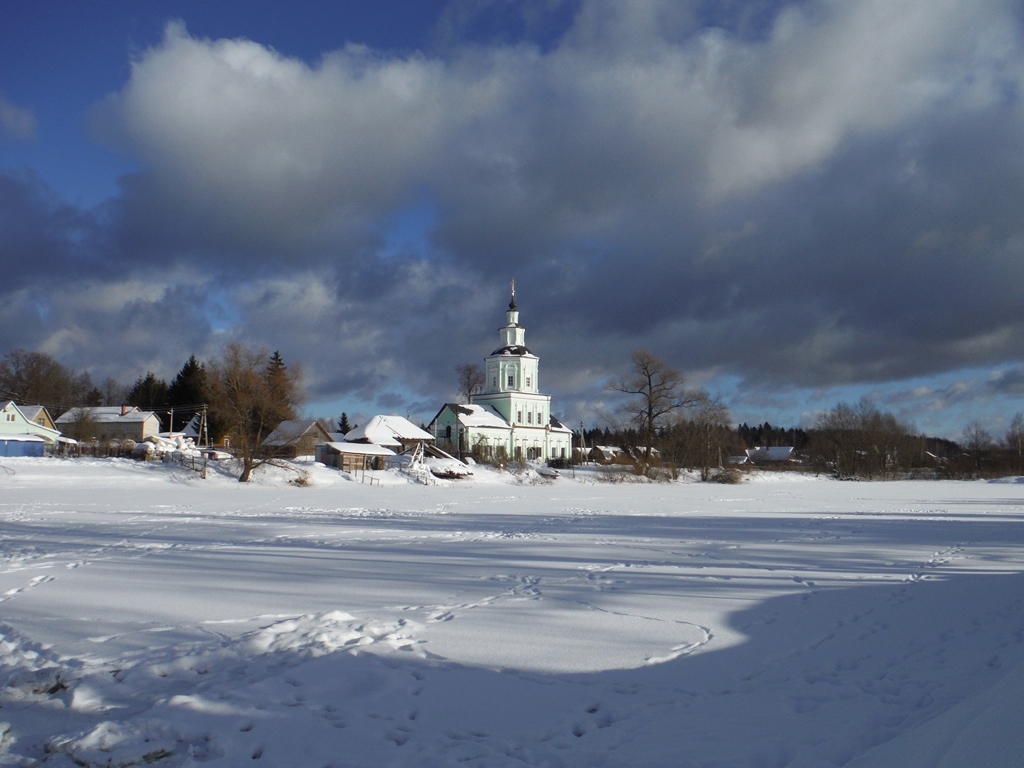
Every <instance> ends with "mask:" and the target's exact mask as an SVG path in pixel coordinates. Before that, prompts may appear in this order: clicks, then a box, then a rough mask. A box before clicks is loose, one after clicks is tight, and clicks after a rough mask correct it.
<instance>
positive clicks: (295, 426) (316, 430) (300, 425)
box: [263, 419, 331, 446]
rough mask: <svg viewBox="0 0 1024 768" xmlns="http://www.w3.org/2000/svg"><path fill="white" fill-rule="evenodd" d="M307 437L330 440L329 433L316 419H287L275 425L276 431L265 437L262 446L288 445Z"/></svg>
mask: <svg viewBox="0 0 1024 768" xmlns="http://www.w3.org/2000/svg"><path fill="white" fill-rule="evenodd" d="M307 435H312V436H313V437H315V438H316V439H317V440H330V439H331V433H330V432H328V431H327V430H326V429H325V428H324V425H323V424H321V423H320V422H319V421H317V420H316V419H288V420H286V421H282V422H281V423H280V424H278V425H277V429H275V430H274V431H273V432H271V433H270V434H269V435H267V439H266V440H264V441H263V444H264V445H277V446H283V445H290V444H291V443H294V442H295V441H296V440H299V439H301V438H303V437H305V436H307Z"/></svg>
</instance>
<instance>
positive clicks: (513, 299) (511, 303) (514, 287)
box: [508, 278, 516, 309]
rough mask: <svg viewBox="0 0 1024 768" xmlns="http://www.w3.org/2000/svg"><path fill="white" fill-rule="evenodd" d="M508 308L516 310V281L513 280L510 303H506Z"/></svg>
mask: <svg viewBox="0 0 1024 768" xmlns="http://www.w3.org/2000/svg"><path fill="white" fill-rule="evenodd" d="M508 308H509V309H515V308H516V281H515V278H513V279H512V301H510V302H509V303H508Z"/></svg>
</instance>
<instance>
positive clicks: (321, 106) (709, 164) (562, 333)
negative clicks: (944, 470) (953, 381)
mask: <svg viewBox="0 0 1024 768" xmlns="http://www.w3.org/2000/svg"><path fill="white" fill-rule="evenodd" d="M511 8H512V7H511V6H508V5H502V4H500V3H499V4H487V3H484V4H475V3H454V4H452V6H450V9H449V12H448V13H447V14H446V15H445V16H444V17H443V19H442V23H441V24H440V25H439V28H438V40H439V41H440V42H439V46H438V49H437V51H436V52H434V53H432V54H429V55H428V54H424V53H413V54H396V53H380V52H375V51H372V50H369V49H366V48H364V47H359V46H353V45H350V46H348V47H346V48H344V49H341V50H338V51H333V52H328V53H326V54H325V56H324V57H323V59H322V61H320V62H318V63H316V64H312V65H311V64H308V63H305V62H302V61H298V60H294V59H289V58H287V57H284V56H282V55H280V54H278V53H276V52H275V51H274V50H272V49H271V48H269V47H267V46H265V45H262V44H260V41H245V40H205V39H197V38H194V37H192V36H190V35H189V34H188V33H187V31H186V30H185V28H184V26H182V25H172V26H170V27H169V28H168V31H167V35H166V37H165V39H164V41H163V42H162V43H161V44H160V45H159V46H157V47H155V48H153V49H151V50H148V51H144V52H142V54H141V55H140V56H139V57H138V58H137V59H136V60H135V61H134V62H133V64H132V71H131V77H130V79H129V81H128V82H127V83H125V85H124V87H123V88H121V89H120V90H119V91H118V92H117V93H115V94H112V95H111V96H110V97H109V98H108V99H107V100H106V101H105V102H104V103H103V104H101V105H99V106H98V107H97V109H96V113H95V116H94V123H95V127H96V130H97V131H98V132H99V133H100V134H101V135H103V136H104V137H105V140H106V141H108V142H109V143H112V144H113V145H115V146H117V147H118V148H120V149H122V150H123V151H126V152H129V153H131V155H132V156H133V157H135V158H137V160H138V162H139V166H140V170H139V171H138V172H137V173H134V174H132V175H130V176H126V177H124V178H123V179H122V180H121V194H120V195H119V196H118V197H117V198H115V199H113V200H111V201H110V202H109V203H108V204H107V205H106V206H104V207H102V208H100V209H97V210H94V211H88V212H85V211H80V210H76V209H75V208H73V207H71V206H68V205H66V204H64V203H61V202H60V201H59V200H57V199H56V198H55V197H54V196H53V195H52V193H48V191H47V190H46V189H45V186H44V185H42V184H41V183H40V182H38V180H29V179H25V178H14V177H9V176H8V177H0V201H2V202H3V206H2V207H0V245H3V247H4V248H5V249H6V252H8V253H11V254H13V255H12V256H11V257H10V258H11V264H12V265H13V266H14V267H15V273H16V278H15V282H13V283H9V284H8V285H7V286H6V287H4V288H2V289H0V292H3V297H2V298H3V299H4V300H5V301H4V304H3V306H4V307H5V309H4V310H2V311H3V312H4V317H5V319H7V322H5V323H4V324H3V326H2V327H3V330H0V343H2V345H3V348H4V349H9V348H14V347H17V346H31V347H40V348H43V349H46V350H52V351H53V352H54V353H59V354H61V355H63V356H64V357H65V361H66V362H68V363H69V364H75V365H80V366H81V365H85V364H86V361H95V360H97V359H104V360H107V361H109V362H108V363H107V366H108V367H109V369H110V370H113V371H125V370H129V369H130V368H131V367H132V366H134V367H135V368H136V369H141V368H153V369H155V370H158V372H159V373H162V374H163V375H167V376H169V375H173V373H174V371H176V370H177V368H178V367H180V365H181V363H182V362H183V361H184V359H185V358H186V357H187V356H188V355H189V354H191V353H193V352H195V353H196V354H199V355H200V356H202V355H208V354H213V353H215V351H216V350H217V348H218V347H219V345H221V344H222V343H223V342H224V341H226V340H229V339H241V340H243V341H249V342H253V343H259V344H263V345H266V346H268V347H270V348H276V349H280V350H281V351H282V354H284V355H285V357H286V359H290V360H297V361H298V360H301V361H302V362H303V364H304V367H305V369H306V373H307V379H308V384H309V388H310V396H311V398H312V399H314V400H318V401H328V400H332V399H335V398H340V397H343V396H352V397H358V398H360V399H361V400H363V401H372V400H373V399H374V398H375V397H377V398H379V402H380V404H381V407H388V408H392V407H395V408H397V406H395V403H397V402H398V399H401V398H403V397H404V398H406V400H408V401H411V402H416V403H426V402H430V400H431V398H438V399H445V398H448V397H451V396H452V395H453V394H454V392H453V390H454V388H455V387H454V374H453V372H452V369H453V367H454V365H455V364H457V363H461V362H467V361H473V360H477V359H480V358H482V357H483V356H484V355H485V354H487V352H489V351H490V349H491V348H492V346H493V343H494V340H495V338H496V336H495V331H496V329H497V327H498V326H499V325H500V324H501V322H502V321H503V315H502V311H503V308H504V304H505V302H506V301H507V295H506V291H507V288H506V286H507V281H508V280H509V279H511V278H512V277H515V278H517V280H518V281H519V285H520V286H521V292H520V295H521V296H522V301H521V302H520V304H521V308H522V309H523V310H524V316H523V321H524V323H525V324H526V325H527V327H528V328H529V333H530V344H531V347H532V348H534V349H535V351H537V352H538V353H540V354H541V355H542V359H543V360H544V365H543V371H544V373H543V377H544V378H543V381H544V383H545V386H547V387H548V388H549V389H551V390H552V391H554V392H556V393H557V394H559V395H561V396H562V397H563V398H572V399H573V400H574V401H575V403H576V408H575V409H572V408H567V410H575V411H576V412H584V411H594V410H597V409H599V408H602V407H604V406H605V405H607V403H606V402H605V401H606V395H605V394H603V393H602V390H601V387H600V383H601V381H602V380H603V379H604V378H605V377H607V376H609V375H611V374H614V373H616V372H618V371H619V370H620V369H621V366H622V365H623V362H624V361H625V360H626V359H627V358H628V354H629V351H630V350H631V349H634V348H636V347H640V346H646V347H649V348H651V349H653V350H655V351H656V352H657V353H658V354H660V355H661V356H663V357H665V358H666V359H668V360H669V361H670V362H672V363H673V364H675V365H677V366H679V367H680V368H683V369H686V370H688V371H691V372H692V373H693V375H694V376H695V377H696V379H697V380H700V381H706V380H710V379H711V378H712V377H714V376H715V375H725V374H729V375H731V376H733V377H738V379H739V381H740V385H739V386H740V387H741V388H742V387H743V386H744V385H743V382H749V383H750V388H749V389H753V388H756V387H759V386H762V385H763V384H764V383H765V382H770V383H772V385H773V386H775V387H783V388H784V387H817V388H827V387H836V386H842V385H849V384H864V385H867V384H878V383H885V382H893V381H899V380H903V379H909V378H913V377H921V376H925V375H934V374H942V373H945V372H949V371H954V370H956V369H958V368H966V367H983V366H997V365H1005V364H1007V363H1008V362H1012V361H1016V360H1020V359H1022V358H1024V319H1022V318H1024V312H1022V311H1021V310H1022V309H1024V306H1022V302H1024V299H1022V298H1021V297H1022V296H1024V292H1022V291H1021V288H1022V282H1024V280H1022V278H1024V275H1022V270H1024V259H1022V258H1021V257H1022V256H1024V254H1022V252H1021V251H1022V249H1024V232H1022V226H1021V224H1020V221H1019V212H1018V210H1017V209H1018V207H1019V201H1020V200H1021V199H1024V197H1022V192H1024V189H1022V183H1024V173H1022V171H1024V168H1022V165H1021V164H1022V160H1021V156H1020V152H1019V147H1020V146H1021V143H1022V142H1021V140H1022V138H1024V135H1022V131H1024V120H1022V114H1021V105H1020V103H1019V98H1018V93H1019V88H1020V83H1021V78H1022V76H1024V55H1022V54H1024V50H1022V46H1021V41H1020V31H1021V30H1020V21H1019V17H1018V14H1017V11H1016V6H1015V5H1014V4H1012V3H1009V2H988V3H984V4H977V3H970V2H967V0H939V2H934V1H929V2H924V0H920V1H919V2H909V3H900V4H897V5H887V6H885V7H884V8H880V7H879V6H878V5H877V4H874V3H867V2H845V3H833V2H795V3H776V2H771V3H769V2H766V3H756V4H737V3H709V2H694V3H672V2H664V3H659V2H611V1H610V0H589V1H586V2H572V3H569V2H551V3H547V2H535V3H530V4H528V5H527V6H523V7H522V8H520V9H519V11H517V12H522V13H523V14H525V15H520V16H519V17H518V18H520V19H521V23H520V24H519V26H517V27H516V28H515V30H513V32H512V33H510V34H511V37H502V36H501V35H497V34H494V35H490V36H488V35H487V34H478V35H477V38H478V39H481V38H482V39H486V40H487V42H485V43H479V42H478V43H477V44H473V45H466V44H462V43H461V42H460V35H462V34H464V33H465V30H466V29H469V28H473V29H477V30H479V29H481V28H482V27H483V28H486V26H487V24H493V23H494V19H495V18H499V17H501V14H506V15H507V14H508V13H512V12H513V11H512V10H511ZM523 9H525V11H524V10H523ZM494 14H497V16H495V15H494ZM501 28H502V29H509V28H508V27H507V26H502V27H501ZM420 209H423V210H426V211H428V212H429V216H427V217H425V219H424V221H421V222H420V223H419V226H420V229H419V230H418V231H415V232H413V233H411V234H409V233H405V234H404V235H403V237H404V239H403V243H404V245H403V246H402V247H400V248H397V249H396V248H395V247H393V245H392V244H393V242H394V241H395V237H396V230H397V229H400V228H401V227H402V226H403V224H402V222H404V221H405V220H406V219H407V218H408V216H407V214H408V213H409V212H410V211H416V210H420ZM44 274H45V275H46V277H47V282H46V284H45V286H46V287H45V288H42V287H41V286H42V285H43V283H42V282H41V278H40V276H42V275H44ZM15 308H17V309H15ZM161 365H162V366H163V367H162V369H161V368H160V367H159V366H161ZM755 383H756V384H755ZM1006 391H1009V390H1006ZM380 393H387V394H386V395H382V394H380ZM398 410H401V409H400V408H399V409H398ZM428 415H430V414H428Z"/></svg>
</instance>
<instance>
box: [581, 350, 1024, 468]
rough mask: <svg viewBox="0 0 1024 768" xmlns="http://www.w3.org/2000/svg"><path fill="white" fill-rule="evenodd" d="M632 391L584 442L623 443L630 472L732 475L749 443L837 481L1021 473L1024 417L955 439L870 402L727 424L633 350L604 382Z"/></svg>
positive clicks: (970, 428)
mask: <svg viewBox="0 0 1024 768" xmlns="http://www.w3.org/2000/svg"><path fill="white" fill-rule="evenodd" d="M608 389H609V390H610V391H612V392H616V393H619V394H623V395H626V396H628V398H629V399H628V400H626V401H625V402H624V403H623V405H622V406H621V407H620V409H619V410H618V412H617V413H616V414H614V415H613V416H612V417H611V418H609V419H608V421H609V426H607V427H600V428H595V429H591V430H589V431H584V433H583V434H584V440H585V442H586V444H587V445H589V446H595V445H613V446H618V447H621V448H625V449H627V451H628V455H629V457H630V461H631V462H632V463H633V465H634V466H635V468H636V471H637V472H639V473H642V474H653V473H657V472H660V471H664V469H665V468H668V469H669V470H673V469H678V468H680V467H684V468H689V469H695V470H697V471H698V472H699V474H700V477H701V479H703V480H710V479H729V478H732V477H734V475H733V474H732V473H730V472H729V459H730V457H740V456H744V455H745V451H746V449H748V448H758V447H780V446H785V447H791V448H793V449H794V455H795V457H796V460H797V461H798V462H800V463H801V464H802V465H803V466H804V467H806V468H807V469H810V470H813V471H815V472H818V473H828V474H831V475H834V476H836V477H840V478H851V479H852V478H864V479H883V478H896V477H908V476H929V477H954V478H971V477H993V476H1002V475H1007V474H1024V414H1020V413H1018V414H1016V415H1014V417H1013V418H1012V420H1011V422H1010V426H1009V427H1008V429H1007V431H1006V433H1005V434H1004V435H1001V436H993V435H991V434H990V433H989V432H988V431H987V430H986V429H985V428H984V427H983V426H982V425H981V424H980V422H977V421H972V422H970V423H969V424H967V425H966V426H965V427H964V431H963V434H962V439H961V440H960V441H954V440H948V439H944V438H937V437H929V436H927V435H923V434H920V433H919V432H917V430H916V429H915V428H914V426H913V425H912V424H910V423H908V422H905V421H901V420H900V419H899V418H898V417H896V416H895V415H894V414H892V413H890V412H888V411H883V410H881V409H879V408H878V407H877V406H876V405H874V404H873V403H872V402H870V401H868V400H861V401H860V402H859V403H856V404H850V403H842V402H841V403H838V404H837V405H836V406H835V407H834V408H832V409H830V410H828V411H826V412H824V413H822V414H820V415H819V416H818V417H817V419H816V420H815V423H814V426H813V427H810V428H806V429H804V428H792V427H790V428H779V427H773V426H772V425H771V424H769V423H768V422H765V423H763V424H760V425H756V426H753V427H751V426H749V425H747V424H740V425H739V426H731V419H730V416H729V411H728V408H727V407H726V406H725V405H724V403H722V402H721V401H720V400H719V399H718V398H715V397H712V396H711V395H710V394H709V393H707V392H706V391H704V390H702V389H695V388H690V387H687V386H686V383H685V379H684V378H683V376H682V375H681V374H680V373H679V371H677V370H675V369H674V368H672V367H671V366H669V365H667V364H666V363H665V362H664V361H663V360H661V359H660V358H658V357H657V356H655V355H654V354H652V353H651V352H650V351H648V350H638V351H636V352H634V353H633V354H632V355H631V358H630V367H629V373H628V374H627V375H626V376H624V377H622V378H619V379H616V380H613V381H611V382H610V383H609V384H608Z"/></svg>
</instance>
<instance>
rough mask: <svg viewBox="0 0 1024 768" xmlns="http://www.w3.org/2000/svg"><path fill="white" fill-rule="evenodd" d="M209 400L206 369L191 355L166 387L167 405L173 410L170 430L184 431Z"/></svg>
mask: <svg viewBox="0 0 1024 768" xmlns="http://www.w3.org/2000/svg"><path fill="white" fill-rule="evenodd" d="M208 400H209V394H208V393H207V383H206V367H205V366H204V365H202V363H200V362H199V361H198V360H196V356H195V355H192V356H191V357H189V359H188V360H187V361H186V362H185V364H184V365H183V366H182V367H181V370H180V371H178V375H177V376H175V377H174V381H172V382H171V384H170V386H169V387H167V405H168V406H170V407H171V408H173V409H174V424H173V425H172V427H171V428H172V429H175V430H177V429H184V428H185V426H186V425H187V424H188V422H189V421H190V420H191V419H192V417H193V416H195V415H196V413H198V412H199V411H200V410H201V409H202V406H203V404H204V403H206V402H207V401H208Z"/></svg>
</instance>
